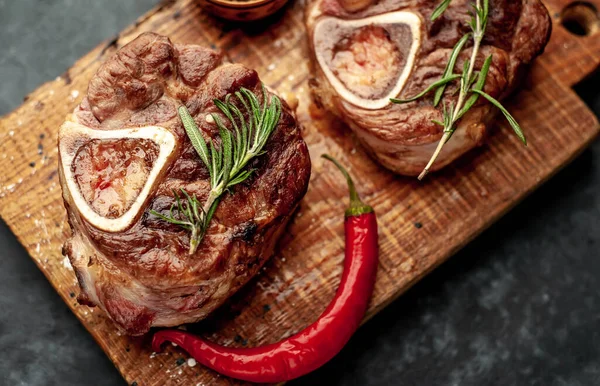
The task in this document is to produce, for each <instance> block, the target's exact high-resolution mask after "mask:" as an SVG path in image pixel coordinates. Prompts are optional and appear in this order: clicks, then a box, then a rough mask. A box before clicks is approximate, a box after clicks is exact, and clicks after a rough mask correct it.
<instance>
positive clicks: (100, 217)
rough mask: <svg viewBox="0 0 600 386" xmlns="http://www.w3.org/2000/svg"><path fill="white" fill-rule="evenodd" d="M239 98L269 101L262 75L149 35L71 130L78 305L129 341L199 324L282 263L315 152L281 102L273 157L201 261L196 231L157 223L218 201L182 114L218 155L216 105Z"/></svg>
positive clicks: (67, 133)
mask: <svg viewBox="0 0 600 386" xmlns="http://www.w3.org/2000/svg"><path fill="white" fill-rule="evenodd" d="M240 87H245V88H247V89H249V90H251V91H253V92H255V93H256V94H257V96H259V99H260V100H261V101H262V95H263V94H262V88H261V82H260V80H259V78H258V75H257V73H256V72H255V71H253V70H251V69H248V68H245V67H244V66H242V65H239V64H229V63H224V62H223V58H222V55H221V54H220V53H218V52H215V51H213V50H210V49H207V48H203V47H199V46H194V45H179V44H173V43H171V41H170V40H169V39H168V38H167V37H164V36H160V35H157V34H153V33H145V34H142V35H140V36H139V37H138V38H137V39H135V40H133V41H132V42H131V43H129V44H127V45H126V46H124V47H123V48H121V49H120V50H119V51H118V52H117V53H116V54H115V55H114V56H113V57H112V58H110V59H109V60H108V61H107V62H106V63H105V64H104V65H103V66H102V67H101V68H100V69H99V70H98V72H97V73H96V75H95V76H94V77H93V78H92V80H91V81H90V83H89V87H88V93H87V96H86V97H85V98H84V100H83V101H82V102H81V104H80V106H78V107H77V108H76V109H75V111H74V112H73V113H72V114H70V115H69V116H68V117H67V119H66V121H65V123H64V124H63V126H62V127H61V131H60V135H59V149H60V157H61V162H60V176H61V185H62V188H63V197H64V201H65V207H66V209H67V212H68V217H69V223H70V225H71V229H72V231H73V234H72V237H71V238H70V239H69V240H67V241H66V243H65V245H64V253H65V254H66V255H67V256H68V258H69V259H70V261H71V264H72V266H73V268H74V270H75V273H76V275H77V278H78V280H79V284H80V286H81V293H80V295H79V298H78V300H79V301H80V302H81V303H84V304H88V305H96V306H99V307H100V308H102V309H104V310H105V311H106V312H107V314H108V315H109V316H110V318H112V319H113V320H114V321H115V323H116V324H117V325H119V326H120V327H121V328H122V329H124V330H125V331H126V332H127V333H129V334H132V335H140V334H143V333H145V332H147V331H148V330H149V328H150V327H151V326H174V325H179V324H182V323H189V322H194V321H197V320H200V319H202V318H204V317H206V316H207V315H208V314H209V313H210V312H211V311H213V310H214V309H215V308H216V307H218V306H219V305H221V304H222V303H223V302H224V301H225V300H226V299H227V298H228V297H229V296H231V295H232V294H233V293H234V292H235V291H236V290H237V289H239V288H240V287H241V286H242V285H243V284H244V283H246V282H247V281H248V280H249V279H250V278H251V277H252V276H253V275H255V274H256V273H257V272H258V270H259V269H260V267H261V266H262V265H263V263H264V262H265V261H266V260H267V259H268V258H269V257H270V256H271V255H272V254H273V249H274V246H275V244H276V242H277V240H278V238H279V236H280V235H281V234H282V232H283V231H284V229H285V226H286V223H287V222H288V220H289V218H290V216H291V215H292V213H293V211H294V209H295V208H296V206H297V205H298V203H299V201H300V200H301V199H302V197H303V196H304V194H305V192H306V189H307V185H308V180H309V176H310V158H309V155H308V150H307V147H306V144H305V143H304V141H303V140H302V137H301V129H300V126H299V125H298V123H297V122H296V119H295V115H294V113H293V111H291V110H290V108H289V107H288V105H287V104H286V103H285V102H282V104H283V106H282V114H281V119H280V121H279V123H278V125H277V127H276V128H275V131H274V132H273V134H272V135H271V137H270V139H269V141H268V142H267V145H266V147H265V150H266V153H265V154H264V155H261V156H260V157H257V158H256V159H254V161H252V163H251V165H249V168H251V169H254V171H253V173H252V175H251V177H250V178H249V179H248V180H246V181H245V182H243V183H241V184H239V185H236V186H235V187H233V188H232V189H231V192H230V193H226V194H224V195H223V197H222V200H221V202H220V204H219V206H218V207H217V210H216V212H215V214H214V217H213V219H212V221H211V223H210V226H209V229H208V233H207V235H206V236H205V237H204V240H203V242H202V243H201V245H200V246H199V248H198V250H197V252H196V253H194V254H192V255H189V254H188V245H189V236H190V235H189V232H188V231H186V230H185V229H182V228H181V227H178V226H176V225H173V224H169V223H167V222H165V221H163V220H161V219H159V218H158V217H156V216H154V215H152V214H151V213H150V211H151V210H155V211H158V212H160V213H163V214H165V215H167V214H168V213H169V208H170V207H171V205H172V204H173V203H174V193H173V192H174V191H180V190H181V189H185V191H187V192H188V193H189V194H191V195H193V194H195V195H196V196H197V197H198V199H199V201H200V202H204V200H205V199H206V197H207V195H208V192H209V190H210V183H209V180H208V177H209V174H208V171H207V169H206V167H205V166H204V164H203V163H202V161H201V160H200V158H199V156H198V155H197V153H196V151H195V150H194V148H193V147H192V145H191V143H190V141H189V139H188V137H187V135H186V134H185V131H184V128H183V125H182V123H181V120H180V118H179V116H178V113H177V108H178V107H179V106H181V105H185V106H186V107H187V109H188V110H189V111H190V113H191V115H192V116H193V117H194V119H195V121H196V123H197V125H198V127H199V129H200V131H201V132H202V135H203V136H204V137H205V139H208V138H214V139H215V140H216V144H217V145H219V140H218V129H217V126H216V124H215V123H214V121H213V120H212V117H210V114H211V113H217V114H218V115H219V116H220V117H221V120H222V121H223V122H227V119H226V118H225V117H224V116H223V115H222V114H221V113H220V111H219V110H218V109H217V108H216V106H215V105H214V103H213V99H215V98H216V99H221V100H223V99H224V98H225V96H226V95H227V94H229V93H232V92H235V91H238V90H239V88H240ZM267 94H268V95H269V97H270V95H272V94H271V93H270V92H268V93H267ZM240 107H242V106H240ZM242 111H244V110H243V109H242Z"/></svg>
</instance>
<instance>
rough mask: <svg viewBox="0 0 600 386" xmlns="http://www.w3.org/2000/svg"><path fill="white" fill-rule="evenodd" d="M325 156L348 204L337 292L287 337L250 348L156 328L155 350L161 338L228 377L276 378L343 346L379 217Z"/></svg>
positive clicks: (369, 274)
mask: <svg viewBox="0 0 600 386" xmlns="http://www.w3.org/2000/svg"><path fill="white" fill-rule="evenodd" d="M323 157H324V158H327V159H328V160H330V161H332V162H333V163H335V164H336V166H337V167H338V168H339V169H340V170H341V171H342V173H344V176H345V177H346V179H347V181H348V188H349V190H350V207H349V208H348V209H347V210H346V216H345V217H346V219H345V223H344V226H345V232H346V250H345V260H344V272H343V274H342V279H341V282H340V286H339V287H338V289H337V292H336V294H335V297H334V298H333V300H332V301H331V303H330V304H329V306H328V307H327V309H325V311H324V312H323V314H321V316H320V317H319V319H318V320H317V321H315V322H314V323H313V324H311V325H310V326H308V327H307V328H305V329H304V330H302V331H300V332H298V333H297V334H295V335H293V336H291V337H289V338H287V339H284V340H282V341H279V342H277V343H272V344H268V345H265V346H260V347H254V348H231V347H223V346H220V345H218V344H215V343H211V342H208V341H206V340H203V339H201V338H199V337H197V336H195V335H192V334H190V333H187V332H184V331H181V330H162V331H158V332H157V333H156V334H154V338H153V340H152V348H153V350H154V351H156V352H159V351H160V346H161V345H162V344H163V343H164V342H165V341H171V342H174V343H176V344H178V345H179V346H180V347H182V348H183V349H184V350H185V351H187V352H188V353H189V354H190V355H191V356H192V357H194V358H195V359H196V360H197V361H198V362H200V363H201V364H203V365H204V366H206V367H208V368H210V369H212V370H214V371H216V372H218V373H221V374H223V375H226V376H228V377H231V378H237V379H241V380H244V381H250V382H259V383H277V382H284V381H289V380H291V379H294V378H297V377H300V376H302V375H305V374H307V373H309V372H311V371H313V370H315V369H317V368H319V367H321V366H322V365H324V364H325V363H327V362H328V361H329V360H330V359H331V358H333V357H334V356H335V355H336V354H337V353H338V352H339V351H340V350H341V349H342V348H343V347H344V345H345V344H346V343H347V342H348V340H349V339H350V337H351V336H352V334H354V332H355V331H356V329H357V328H358V326H359V325H360V322H361V320H362V319H363V317H364V314H365V311H366V309H367V305H368V303H369V299H370V298H371V294H372V293H373V285H374V284H375V275H376V273H377V265H378V244H377V220H376V218H375V213H374V212H373V208H371V207H370V206H368V205H365V204H363V203H362V201H361V200H360V198H359V197H358V194H357V193H356V189H355V187H354V183H353V182H352V179H351V178H350V175H349V174H348V173H347V172H346V170H344V168H343V167H342V166H341V165H340V164H339V163H338V162H337V161H336V160H335V159H333V158H332V157H330V156H328V155H324V156H323Z"/></svg>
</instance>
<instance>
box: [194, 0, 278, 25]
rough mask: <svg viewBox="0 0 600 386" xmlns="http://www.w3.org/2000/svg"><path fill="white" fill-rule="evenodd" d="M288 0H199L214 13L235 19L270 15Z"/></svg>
mask: <svg viewBox="0 0 600 386" xmlns="http://www.w3.org/2000/svg"><path fill="white" fill-rule="evenodd" d="M286 2H287V0H248V1H233V0H199V3H200V5H201V6H202V7H203V8H204V9H205V10H206V11H208V12H210V13H212V14H213V15H215V16H217V17H220V18H223V19H227V20H234V21H253V20H258V19H262V18H264V17H267V16H270V15H272V14H273V13H275V12H277V11H278V10H279V9H281V7H283V6H284V5H285V3H286Z"/></svg>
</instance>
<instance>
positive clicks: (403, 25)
mask: <svg viewBox="0 0 600 386" xmlns="http://www.w3.org/2000/svg"><path fill="white" fill-rule="evenodd" d="M374 26H383V29H382V30H383V31H385V32H384V33H386V32H387V31H391V32H389V34H390V38H391V41H390V42H389V44H390V45H392V47H390V48H391V49H387V50H385V51H384V52H381V51H382V50H383V49H385V47H384V45H385V43H388V41H387V39H386V40H385V41H383V39H379V40H373V39H371V40H370V41H369V40H366V41H364V42H362V44H361V45H360V47H357V48H356V49H352V48H350V50H351V51H352V52H350V53H349V55H350V56H351V57H350V58H348V59H349V60H346V62H348V61H349V62H351V64H352V65H354V69H350V68H349V67H348V66H345V67H344V68H342V67H341V66H340V65H336V59H337V57H339V56H341V55H342V54H341V53H340V52H339V51H340V49H339V43H340V42H341V41H344V40H348V39H352V38H353V37H356V36H357V35H356V34H353V32H354V31H357V30H360V29H361V28H368V29H366V30H365V31H364V35H367V34H368V35H370V36H368V38H372V36H373V31H372V27H374ZM401 34H403V35H407V36H409V37H407V36H402V37H400V36H398V35H401ZM359 36H360V35H359ZM397 38H401V40H402V41H405V42H406V41H408V42H410V45H409V46H403V47H395V46H396V43H395V42H394V40H396V39H397ZM313 39H314V43H313V44H314V47H315V55H316V58H317V61H318V63H319V66H320V68H321V70H322V71H323V73H325V76H326V77H327V79H328V80H329V82H330V83H331V85H332V86H333V88H334V89H335V91H336V92H337V93H338V94H339V95H340V97H342V98H343V99H345V100H346V101H348V102H350V103H352V104H354V105H356V106H358V107H362V108H364V109H370V110H377V109H381V108H383V107H385V106H387V105H388V104H390V98H392V97H395V96H396V95H398V93H399V92H400V90H402V88H403V87H404V84H405V83H406V80H407V79H408V77H409V75H410V73H411V70H412V67H413V65H414V63H415V56H416V53H417V51H418V49H419V45H420V40H421V18H420V17H419V16H418V15H417V14H415V13H413V12H403V11H400V12H390V13H385V14H382V15H377V16H371V17H366V18H363V19H352V20H344V19H339V18H335V17H324V18H322V19H320V20H319V21H318V22H317V24H316V25H315V31H314V35H313ZM351 43H352V42H351ZM357 51H358V52H357ZM378 51H379V52H378ZM377 54H379V55H377ZM346 56H348V55H346ZM359 57H360V58H359ZM359 61H360V62H359ZM383 61H393V62H391V63H389V65H387V66H385V65H384V66H381V62H383ZM338 62H339V61H338ZM356 62H359V63H356ZM369 67H370V68H369ZM374 67H379V68H377V72H375V71H371V70H373V69H374ZM349 71H353V72H354V74H350V75H349V74H348V72H349ZM390 73H391V74H392V79H390V80H389V81H388V82H385V83H387V84H383V85H381V84H379V82H378V80H379V79H381V77H386V76H389V74H390ZM352 77H353V78H354V79H355V81H354V83H355V84H360V85H362V86H364V87H365V88H370V89H371V90H372V95H376V96H375V97H368V96H367V95H361V94H360V93H357V92H355V91H354V90H351V89H350V87H349V86H348V83H349V81H346V82H345V80H346V79H350V78H352ZM382 86H383V87H382ZM386 86H387V87H386ZM382 88H387V89H386V90H384V91H385V93H383V94H381V93H379V95H377V94H378V91H379V90H378V89H382Z"/></svg>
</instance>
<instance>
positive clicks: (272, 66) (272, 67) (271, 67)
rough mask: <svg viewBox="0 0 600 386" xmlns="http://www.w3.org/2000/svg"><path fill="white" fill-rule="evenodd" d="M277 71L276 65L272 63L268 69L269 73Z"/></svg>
mask: <svg viewBox="0 0 600 386" xmlns="http://www.w3.org/2000/svg"><path fill="white" fill-rule="evenodd" d="M274 69H275V63H271V64H269V67H267V70H269V71H273V70H274Z"/></svg>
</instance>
